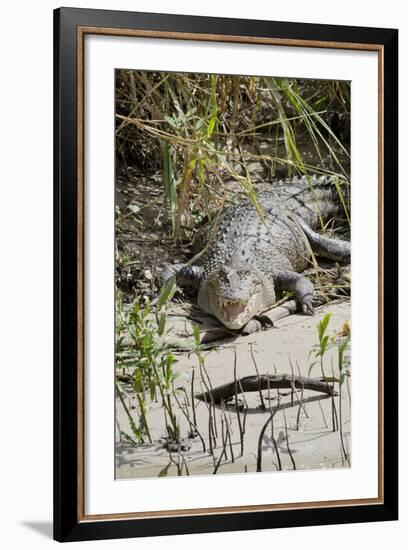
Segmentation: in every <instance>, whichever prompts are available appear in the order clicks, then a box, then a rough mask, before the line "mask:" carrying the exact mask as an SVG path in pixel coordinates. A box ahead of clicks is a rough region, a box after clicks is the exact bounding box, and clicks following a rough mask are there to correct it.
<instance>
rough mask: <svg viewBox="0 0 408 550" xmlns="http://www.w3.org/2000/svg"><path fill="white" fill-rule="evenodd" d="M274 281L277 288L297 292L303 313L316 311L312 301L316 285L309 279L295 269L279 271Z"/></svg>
mask: <svg viewBox="0 0 408 550" xmlns="http://www.w3.org/2000/svg"><path fill="white" fill-rule="evenodd" d="M274 281H275V288H276V289H277V290H288V291H290V292H294V293H295V294H296V299H297V301H298V302H299V304H300V307H301V310H302V312H303V313H312V314H313V313H314V309H313V303H312V302H313V292H314V286H313V283H312V282H311V281H309V279H307V278H306V277H305V276H304V275H299V273H296V272H295V271H277V272H276V273H275V275H274Z"/></svg>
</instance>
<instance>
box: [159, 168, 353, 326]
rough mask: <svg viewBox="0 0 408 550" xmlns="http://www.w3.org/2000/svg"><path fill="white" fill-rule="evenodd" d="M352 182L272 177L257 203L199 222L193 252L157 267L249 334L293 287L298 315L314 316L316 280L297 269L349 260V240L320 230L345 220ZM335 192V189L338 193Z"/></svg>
mask: <svg viewBox="0 0 408 550" xmlns="http://www.w3.org/2000/svg"><path fill="white" fill-rule="evenodd" d="M349 189H350V187H349V185H348V183H346V182H345V183H344V184H343V185H342V186H341V187H340V184H339V180H335V179H334V178H332V177H330V176H321V177H317V176H312V177H310V176H308V177H306V176H302V177H293V178H284V179H282V180H279V181H276V182H273V183H272V184H271V190H270V191H269V190H268V191H262V192H260V193H258V195H257V201H256V202H254V201H251V200H250V199H249V198H248V197H246V196H244V198H242V199H241V200H240V201H239V202H238V203H237V204H232V205H230V206H227V207H226V208H225V209H223V210H222V211H220V212H219V213H218V214H217V215H216V216H215V217H214V219H213V221H212V222H208V223H207V224H205V225H204V226H202V227H201V228H200V229H199V230H198V232H197V234H196V237H195V239H194V242H193V249H194V253H195V255H194V257H193V258H192V260H190V261H189V262H187V263H186V264H174V265H169V266H167V267H165V268H164V270H163V271H162V272H161V282H162V284H163V283H166V282H167V281H169V279H171V278H172V277H175V278H176V281H177V284H178V285H179V286H186V285H190V286H192V287H194V288H195V289H196V290H197V302H198V305H199V307H200V308H201V309H202V310H203V311H204V312H206V313H208V314H211V315H212V316H215V317H216V318H217V319H218V320H219V321H220V322H221V323H222V324H223V325H224V326H225V327H227V328H228V329H231V330H244V331H246V332H253V331H254V330H258V328H259V323H258V324H257V327H258V328H256V329H254V328H253V327H254V325H253V320H254V319H255V320H256V319H258V321H261V325H262V319H265V316H263V315H262V313H264V312H265V311H266V310H268V309H270V308H271V306H273V304H274V303H275V302H276V300H277V298H276V296H277V294H278V293H279V292H281V291H292V292H294V293H295V296H296V299H297V302H298V304H299V308H300V310H301V311H302V312H303V313H308V314H313V312H314V310H313V292H314V286H313V283H312V282H311V281H310V280H309V279H308V278H307V277H306V276H305V275H302V272H303V271H304V270H305V269H306V268H307V267H308V266H309V265H311V258H312V252H313V254H315V255H318V256H322V257H325V258H328V259H331V260H333V261H336V262H344V263H348V262H349V261H350V242H349V241H347V240H342V239H338V238H331V237H328V236H327V235H325V234H324V233H321V232H318V231H317V230H319V229H322V227H324V224H326V223H327V222H328V221H329V220H332V219H333V218H339V217H340V218H341V217H342V218H344V216H345V204H346V203H347V202H348V201H349V196H350V193H349ZM339 190H340V191H339Z"/></svg>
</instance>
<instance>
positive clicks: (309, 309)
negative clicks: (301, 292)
mask: <svg viewBox="0 0 408 550" xmlns="http://www.w3.org/2000/svg"><path fill="white" fill-rule="evenodd" d="M299 304H300V309H301V311H302V313H306V314H309V315H314V307H313V296H311V295H307V296H303V297H302V299H301V300H300V301H299Z"/></svg>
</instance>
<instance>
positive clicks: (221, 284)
mask: <svg viewBox="0 0 408 550" xmlns="http://www.w3.org/2000/svg"><path fill="white" fill-rule="evenodd" d="M206 287H207V292H206V296H207V299H208V302H209V303H207V304H205V307H204V304H203V303H202V300H201V303H200V295H199V303H200V307H202V309H205V310H206V311H209V312H210V313H212V314H213V315H215V317H217V319H218V320H219V321H221V323H222V324H223V325H224V326H226V327H227V328H229V329H233V330H237V329H240V328H242V327H243V326H245V325H246V324H247V323H248V321H250V320H251V319H252V317H253V316H254V315H257V314H258V313H261V312H262V310H263V309H264V307H263V286H262V281H261V279H260V278H259V277H258V276H257V275H256V274H255V273H253V272H252V271H250V270H249V269H248V268H246V269H234V268H230V267H221V268H220V269H218V270H216V271H215V272H213V273H212V274H211V275H210V276H209V277H207V278H206Z"/></svg>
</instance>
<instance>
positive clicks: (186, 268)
mask: <svg viewBox="0 0 408 550" xmlns="http://www.w3.org/2000/svg"><path fill="white" fill-rule="evenodd" d="M202 275H203V268H202V267H200V266H198V265H188V264H173V265H169V266H167V267H165V268H164V269H163V271H162V272H161V273H160V285H161V286H163V285H165V284H166V283H167V281H169V280H170V279H171V278H172V277H176V283H177V285H179V286H184V287H186V286H187V287H188V286H190V287H193V288H195V289H198V287H199V286H200V281H201V277H202Z"/></svg>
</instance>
